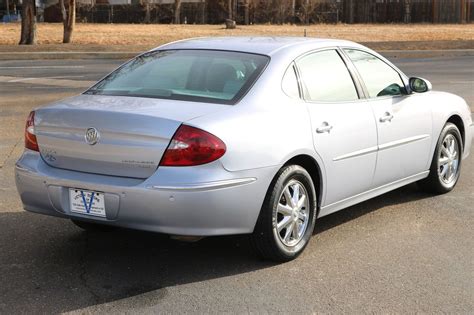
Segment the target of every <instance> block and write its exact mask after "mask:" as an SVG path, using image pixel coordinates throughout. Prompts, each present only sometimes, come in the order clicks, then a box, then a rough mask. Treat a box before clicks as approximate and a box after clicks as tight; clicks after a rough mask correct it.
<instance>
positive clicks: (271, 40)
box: [153, 36, 362, 56]
mask: <svg viewBox="0 0 474 315" xmlns="http://www.w3.org/2000/svg"><path fill="white" fill-rule="evenodd" d="M335 46H350V47H362V46H361V45H359V44H356V43H354V42H351V41H347V40H339V39H326V38H312V37H262V36H256V37H237V36H236V37H233V36H232V37H199V38H191V39H184V40H180V41H176V42H172V43H169V44H165V45H162V46H159V47H156V48H155V49H153V50H163V49H213V50H228V51H240V52H247V53H254V54H262V55H268V56H272V55H274V54H276V53H278V52H279V51H282V50H284V51H286V52H288V51H291V50H294V51H301V50H302V49H303V50H304V48H311V49H319V48H324V47H335Z"/></svg>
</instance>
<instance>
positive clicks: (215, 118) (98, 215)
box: [15, 37, 474, 261]
mask: <svg viewBox="0 0 474 315" xmlns="http://www.w3.org/2000/svg"><path fill="white" fill-rule="evenodd" d="M473 129H474V127H473V123H472V118H471V112H470V109H469V107H468V106H467V104H466V102H465V101H464V100H463V99H461V98H460V97H458V96H455V95H452V94H448V93H443V92H435V91H431V84H430V83H429V82H428V81H427V80H424V79H422V78H418V77H412V78H408V77H407V76H406V75H405V74H403V73H402V72H401V71H400V70H399V69H397V67H395V66H394V65H393V64H391V63H390V62H389V61H388V60H386V59H385V58H383V57H382V56H380V55H379V54H377V53H376V52H374V51H372V50H370V49H368V48H366V47H364V46H361V45H359V44H356V43H353V42H349V41H342V40H328V39H310V38H264V37H251V38H209V39H203V38H199V39H190V40H185V41H179V42H174V43H170V44H167V45H164V46H161V47H158V48H156V49H153V50H151V51H148V52H146V53H144V54H141V55H139V56H138V57H136V58H134V59H132V60H130V61H128V62H127V63H125V64H124V65H122V66H120V67H119V68H118V69H117V70H115V71H113V72H112V73H111V74H109V75H107V76H106V77H105V78H103V79H102V80H100V81H99V82H98V83H97V84H95V85H94V86H92V87H91V88H90V89H88V90H87V91H85V92H84V93H82V94H81V95H78V96H74V97H72V98H68V99H65V100H62V101H59V102H56V103H54V104H51V105H48V106H46V107H42V108H38V109H36V110H34V111H32V112H31V113H30V115H29V117H28V119H27V122H26V128H25V147H26V148H25V151H24V154H23V155H22V156H21V158H20V159H19V161H18V162H17V164H16V169H15V172H16V184H17V188H18V191H19V194H20V196H21V200H22V202H23V205H24V208H25V209H26V210H28V211H32V212H37V213H42V214H47V215H53V216H58V217H63V218H67V219H71V220H72V221H73V222H74V223H75V224H77V225H78V226H80V227H82V228H84V229H92V228H98V227H104V226H118V227H125V228H131V229H139V230H146V231H154V232H160V233H166V234H170V235H174V236H182V237H204V236H211V235H226V234H250V238H251V241H252V244H253V245H254V247H255V249H256V250H257V252H258V253H259V254H260V255H261V256H263V257H264V258H267V259H272V260H276V261H288V260H291V259H293V258H295V257H297V256H298V255H299V254H300V253H301V252H302V251H303V249H304V248H305V246H306V245H307V244H308V242H309V240H310V238H311V235H312V234H313V229H314V226H315V223H316V222H317V218H320V217H322V216H325V215H328V214H330V213H332V212H335V211H338V210H340V209H343V208H346V207H348V206H350V205H353V204H356V203H359V202H361V201H364V200H367V199H369V198H372V197H374V196H377V195H380V194H383V193H385V192H388V191H390V190H393V189H396V188H398V187H401V186H403V185H406V184H409V183H412V182H418V183H419V186H420V187H421V188H423V189H425V190H427V191H430V192H432V193H446V192H449V191H450V190H452V189H453V188H454V186H455V185H456V182H457V181H458V179H459V175H460V170H461V163H462V159H463V158H466V157H467V156H468V155H469V151H470V147H471V139H472V133H473Z"/></svg>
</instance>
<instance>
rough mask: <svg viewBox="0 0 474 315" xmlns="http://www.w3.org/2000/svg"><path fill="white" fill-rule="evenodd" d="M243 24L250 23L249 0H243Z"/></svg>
mask: <svg viewBox="0 0 474 315" xmlns="http://www.w3.org/2000/svg"><path fill="white" fill-rule="evenodd" d="M244 10H245V13H244V24H245V25H249V24H250V0H244Z"/></svg>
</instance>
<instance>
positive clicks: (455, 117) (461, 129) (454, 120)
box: [446, 114, 466, 151]
mask: <svg viewBox="0 0 474 315" xmlns="http://www.w3.org/2000/svg"><path fill="white" fill-rule="evenodd" d="M446 123H452V124H454V125H455V126H456V127H458V129H459V132H460V133H461V140H462V147H463V151H464V148H465V145H466V133H465V132H466V131H465V128H464V122H463V120H462V118H461V116H459V115H457V114H454V115H451V117H449V118H448V120H447V121H446Z"/></svg>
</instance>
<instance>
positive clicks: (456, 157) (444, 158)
mask: <svg viewBox="0 0 474 315" xmlns="http://www.w3.org/2000/svg"><path fill="white" fill-rule="evenodd" d="M462 152H463V143H462V138H461V133H460V132H459V129H458V127H456V125H454V124H452V123H447V124H446V125H445V126H444V128H443V130H442V131H441V135H440V136H439V139H438V144H437V146H436V150H435V152H434V155H433V160H432V161H431V167H430V173H429V175H428V177H427V178H426V179H424V180H422V181H420V182H419V183H418V184H419V186H420V187H421V188H422V189H423V190H425V191H427V192H430V193H434V194H445V193H447V192H450V191H451V190H453V188H454V187H455V186H456V184H457V182H458V179H459V175H460V173H461V162H462Z"/></svg>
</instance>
